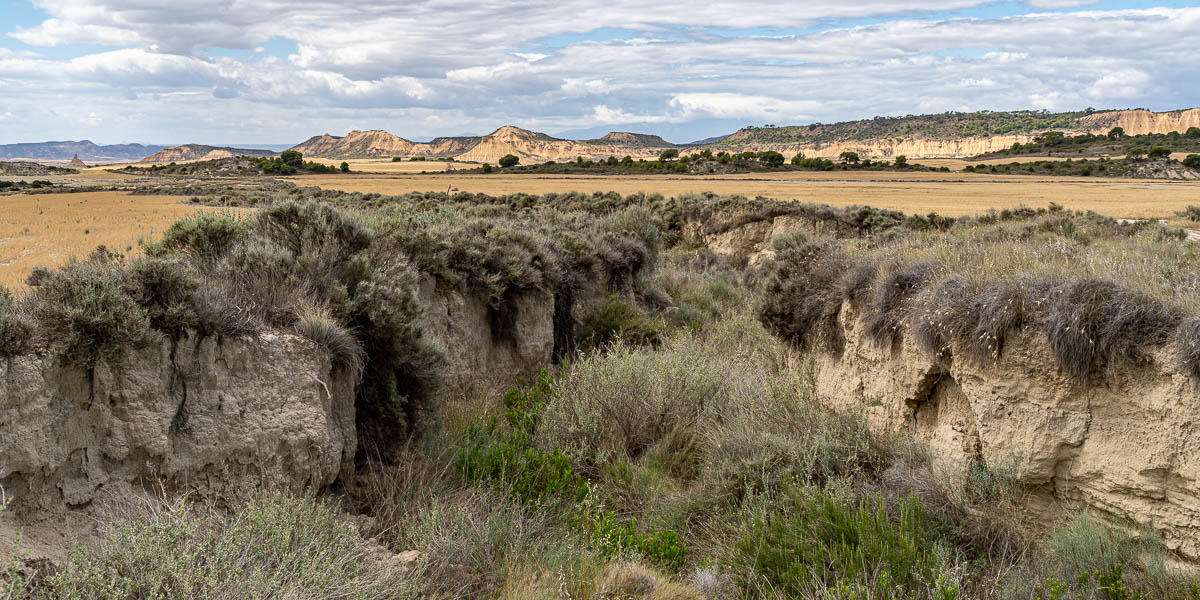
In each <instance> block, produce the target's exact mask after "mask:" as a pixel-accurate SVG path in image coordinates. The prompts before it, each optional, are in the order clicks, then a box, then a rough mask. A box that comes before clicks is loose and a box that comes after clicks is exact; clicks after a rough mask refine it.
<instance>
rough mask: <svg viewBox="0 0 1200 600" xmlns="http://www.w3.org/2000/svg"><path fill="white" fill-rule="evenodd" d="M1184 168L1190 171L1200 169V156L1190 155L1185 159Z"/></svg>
mask: <svg viewBox="0 0 1200 600" xmlns="http://www.w3.org/2000/svg"><path fill="white" fill-rule="evenodd" d="M1183 166H1185V167H1188V168H1190V169H1200V154H1189V155H1187V156H1186V157H1184V159H1183Z"/></svg>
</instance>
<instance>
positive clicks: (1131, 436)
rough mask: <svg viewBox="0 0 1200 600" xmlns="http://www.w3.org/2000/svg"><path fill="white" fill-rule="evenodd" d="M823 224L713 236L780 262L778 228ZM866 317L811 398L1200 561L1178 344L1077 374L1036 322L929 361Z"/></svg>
mask: <svg viewBox="0 0 1200 600" xmlns="http://www.w3.org/2000/svg"><path fill="white" fill-rule="evenodd" d="M824 226H827V225H825V224H822V223H817V222H813V221H810V220H806V219H798V218H795V217H776V218H774V219H768V220H764V221H759V222H755V223H749V224H746V225H742V226H741V227H738V228H735V229H732V230H730V231H726V232H722V233H719V234H710V235H708V236H706V237H705V242H706V243H707V244H708V246H709V248H710V249H712V250H713V251H715V252H717V253H719V254H722V255H725V256H731V257H741V258H746V259H749V262H750V263H751V264H754V263H757V262H760V261H762V260H764V259H766V258H768V257H769V256H771V250H770V242H771V239H772V238H773V237H774V236H775V235H777V234H779V233H782V232H785V231H791V230H795V229H804V230H808V231H816V230H818V229H819V228H821V227H824ZM860 314H861V313H860V309H859V307H858V306H856V305H854V304H853V303H852V302H846V303H844V304H843V305H842V307H841V311H840V313H839V315H838V324H839V327H840V330H841V338H842V339H843V340H844V342H843V344H842V345H841V348H840V349H839V350H837V351H829V350H813V351H812V356H813V359H814V360H815V367H816V368H815V386H816V395H817V397H818V398H819V399H821V400H822V401H823V402H825V403H827V404H828V405H829V406H830V407H831V408H835V409H839V410H862V411H864V414H865V415H866V417H867V419H868V421H869V423H870V424H871V426H872V428H873V429H875V430H877V431H897V432H908V433H911V434H913V435H915V436H916V437H917V438H919V439H920V440H922V441H924V442H925V443H927V444H928V446H929V449H930V453H931V458H932V461H933V464H934V467H935V469H936V470H938V471H940V472H942V473H944V474H945V475H946V476H947V477H948V478H949V480H951V481H954V480H956V479H957V480H959V481H962V478H963V477H964V476H965V475H966V473H967V471H968V469H969V468H970V466H971V465H972V463H975V462H977V461H983V462H984V463H986V464H987V465H991V466H993V467H1000V468H1005V467H1007V466H1010V465H1013V464H1014V463H1015V465H1016V467H1017V469H1018V471H1019V474H1020V476H1021V479H1022V483H1023V484H1024V485H1025V486H1026V488H1027V490H1028V491H1029V492H1030V502H1029V510H1031V511H1032V512H1033V514H1035V515H1039V513H1040V520H1042V521H1044V522H1046V523H1049V522H1052V521H1053V519H1055V518H1056V517H1058V516H1060V514H1061V511H1062V510H1063V509H1080V508H1087V509H1089V510H1091V511H1093V512H1094V513H1097V514H1099V515H1102V516H1106V517H1107V518H1108V519H1109V520H1111V521H1112V522H1113V523H1116V524H1119V525H1130V524H1138V525H1142V526H1149V527H1152V528H1154V529H1155V530H1157V531H1158V532H1159V533H1160V534H1161V536H1162V538H1163V539H1164V541H1165V542H1166V545H1167V547H1168V548H1169V549H1171V550H1173V551H1175V552H1177V553H1178V554H1179V555H1180V556H1181V557H1183V558H1185V559H1187V560H1190V561H1197V560H1200V437H1198V436H1197V428H1200V380H1197V379H1196V378H1194V377H1191V376H1189V375H1188V374H1187V373H1185V372H1183V371H1181V370H1180V368H1179V366H1178V361H1177V360H1175V358H1174V354H1175V348H1172V347H1171V346H1169V345H1168V346H1163V347H1159V348H1156V349H1154V350H1153V351H1152V352H1151V353H1150V354H1149V356H1148V357H1146V359H1145V360H1143V361H1141V362H1138V363H1135V364H1130V365H1125V366H1122V367H1120V368H1119V369H1116V370H1113V371H1110V372H1107V373H1103V374H1099V373H1094V374H1093V375H1092V376H1091V377H1090V378H1089V379H1087V380H1079V379H1076V378H1074V377H1071V376H1069V375H1067V374H1065V373H1063V372H1062V371H1060V369H1059V368H1058V366H1057V361H1056V360H1055V359H1054V357H1053V355H1052V354H1051V351H1050V347H1049V345H1048V343H1047V341H1046V335H1045V333H1044V332H1043V331H1042V330H1041V329H1040V328H1038V327H1033V326H1030V327H1026V328H1025V329H1022V330H1020V331H1019V332H1016V333H1013V334H1010V336H1009V337H1008V338H1007V339H1006V341H1005V346H1004V350H1003V353H1002V354H1001V356H1000V357H999V358H998V359H997V360H995V361H993V362H987V363H986V364H980V363H977V362H974V361H970V360H967V359H964V358H958V357H961V356H967V355H968V353H967V352H965V351H958V349H952V352H951V355H950V356H949V357H945V358H936V357H933V356H930V355H929V354H928V353H926V352H924V351H923V350H921V349H920V348H918V347H917V346H916V344H915V343H914V342H913V341H912V340H911V339H910V338H909V336H907V335H906V332H905V331H904V330H900V331H898V332H897V335H896V338H895V340H894V342H893V343H892V344H891V345H890V346H888V347H886V348H879V347H877V346H876V345H874V344H873V343H872V342H870V341H869V339H868V337H867V336H866V335H865V333H864V331H863V325H862V323H861V322H860ZM796 356H797V359H798V360H799V359H801V358H802V354H801V353H799V352H797V355H796Z"/></svg>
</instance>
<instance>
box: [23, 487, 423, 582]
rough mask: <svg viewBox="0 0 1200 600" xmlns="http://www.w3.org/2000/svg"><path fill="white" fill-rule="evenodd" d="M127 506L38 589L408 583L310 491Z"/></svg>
mask: <svg viewBox="0 0 1200 600" xmlns="http://www.w3.org/2000/svg"><path fill="white" fill-rule="evenodd" d="M131 508H132V507H131ZM136 509H137V510H136V511H134V510H130V515H129V516H127V517H122V518H118V519H117V520H115V521H113V522H110V523H107V524H106V525H105V527H104V529H103V532H102V533H103V535H102V537H101V539H100V540H99V542H98V543H97V544H95V545H80V546H77V547H75V548H73V549H72V551H71V553H70V555H69V560H68V561H67V563H66V564H64V565H62V567H61V568H60V569H59V571H58V573H56V574H54V575H52V576H50V577H49V578H48V579H47V581H46V583H45V586H44V587H45V589H44V590H43V591H44V594H45V597H47V598H90V599H94V600H125V599H127V598H219V599H224V598H300V597H305V598H346V599H348V600H374V599H380V600H382V599H383V598H395V597H397V596H398V595H401V594H402V593H403V591H404V587H405V586H406V585H407V583H406V582H405V581H404V580H403V579H402V577H401V576H400V574H399V573H398V572H396V571H394V570H392V568H391V567H389V566H387V565H385V564H383V563H381V562H379V561H378V560H377V559H376V557H375V556H374V554H373V552H372V550H371V549H370V548H369V547H368V546H367V545H366V544H365V543H364V542H363V540H362V538H361V537H359V535H358V532H357V530H356V529H355V528H354V526H353V525H351V524H350V523H349V522H347V521H345V520H344V519H342V518H341V517H340V516H339V515H338V514H337V513H336V512H335V511H334V510H333V509H332V508H330V507H328V506H326V505H324V504H322V503H320V502H317V501H316V500H314V499H312V498H308V497H293V496H289V495H286V494H282V493H277V492H259V493H257V494H255V495H254V496H253V497H252V498H250V499H249V500H247V501H245V502H243V503H240V504H238V505H236V506H234V507H233V510H232V513H231V514H229V515H222V514H220V513H216V512H212V511H206V510H204V509H203V508H202V507H199V506H196V505H193V504H190V503H187V502H184V501H176V502H173V503H164V502H162V501H147V502H146V503H143V505H141V506H138V507H136Z"/></svg>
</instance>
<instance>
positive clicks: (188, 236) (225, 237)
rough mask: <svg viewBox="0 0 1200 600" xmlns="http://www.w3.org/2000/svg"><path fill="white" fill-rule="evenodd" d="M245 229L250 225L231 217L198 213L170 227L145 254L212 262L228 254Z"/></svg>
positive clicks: (231, 215)
mask: <svg viewBox="0 0 1200 600" xmlns="http://www.w3.org/2000/svg"><path fill="white" fill-rule="evenodd" d="M248 226H249V221H247V220H246V219H243V218H241V217H239V216H237V215H236V214H234V213H224V214H221V213H198V214H196V215H193V216H190V217H185V218H183V219H180V220H178V221H176V222H174V223H172V224H171V226H170V227H168V228H167V231H166V232H165V233H163V237H162V239H161V240H159V241H157V242H154V243H151V244H148V245H147V246H146V254H148V255H150V256H165V255H167V254H168V253H172V252H181V253H184V254H187V255H189V256H193V257H196V258H198V259H201V260H203V261H208V262H212V261H215V260H216V259H217V258H219V257H221V256H224V255H225V254H226V253H228V252H229V250H230V248H232V247H233V245H234V244H235V243H236V242H237V241H239V240H241V239H242V238H243V237H244V236H245V235H246V230H247V228H248Z"/></svg>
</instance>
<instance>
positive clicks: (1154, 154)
mask: <svg viewBox="0 0 1200 600" xmlns="http://www.w3.org/2000/svg"><path fill="white" fill-rule="evenodd" d="M1170 155H1171V149H1170V148H1167V147H1166V146H1154V147H1152V148H1150V149H1149V150H1147V151H1146V157H1147V158H1166V157H1168V156H1170Z"/></svg>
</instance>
